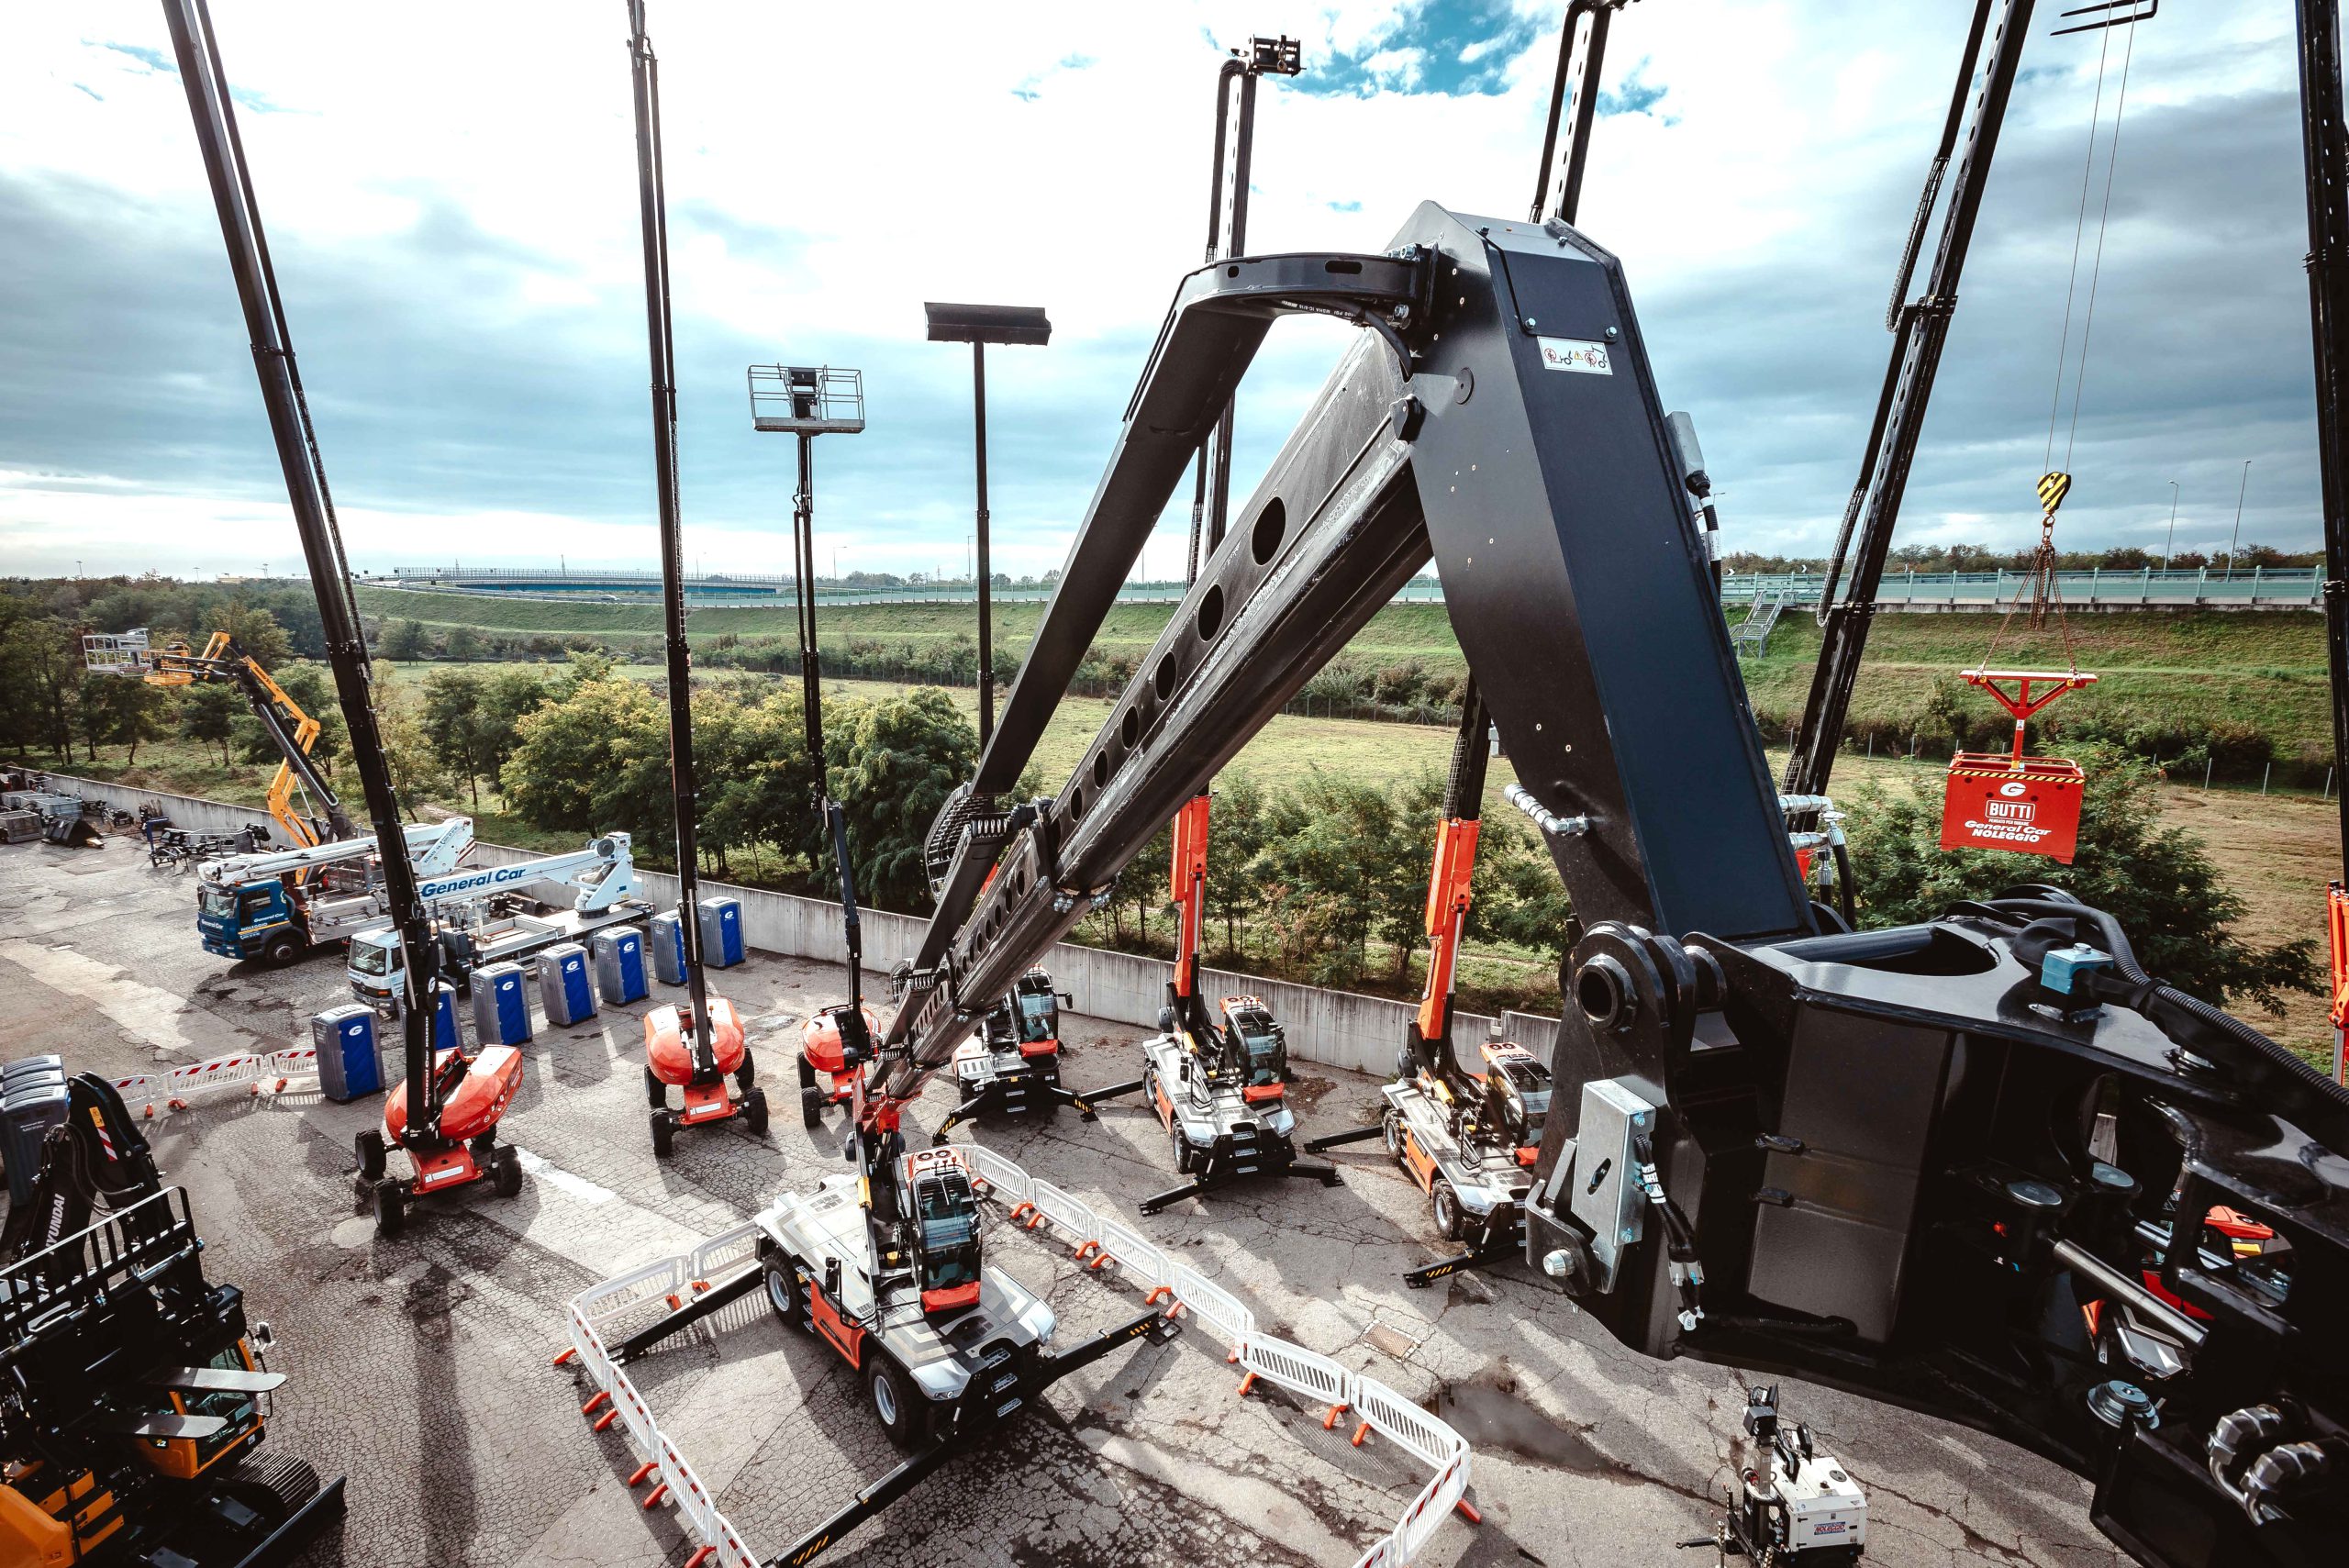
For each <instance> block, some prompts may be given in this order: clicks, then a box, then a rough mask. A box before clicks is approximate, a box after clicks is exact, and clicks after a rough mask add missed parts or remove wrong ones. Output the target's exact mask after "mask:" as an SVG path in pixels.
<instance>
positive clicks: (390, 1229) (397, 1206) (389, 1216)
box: [375, 1182, 407, 1236]
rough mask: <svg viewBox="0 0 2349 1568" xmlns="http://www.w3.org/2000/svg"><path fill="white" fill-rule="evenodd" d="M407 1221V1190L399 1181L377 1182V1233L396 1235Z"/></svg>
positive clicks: (380, 1234)
mask: <svg viewBox="0 0 2349 1568" xmlns="http://www.w3.org/2000/svg"><path fill="white" fill-rule="evenodd" d="M406 1223H407V1192H406V1189H405V1188H403V1187H402V1186H401V1185H400V1184H398V1183H397V1182H378V1183H376V1184H375V1234H376V1235H378V1236H396V1235H398V1234H399V1233H400V1227H401V1226H403V1225H405V1224H406Z"/></svg>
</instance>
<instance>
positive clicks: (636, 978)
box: [588, 926, 651, 1007]
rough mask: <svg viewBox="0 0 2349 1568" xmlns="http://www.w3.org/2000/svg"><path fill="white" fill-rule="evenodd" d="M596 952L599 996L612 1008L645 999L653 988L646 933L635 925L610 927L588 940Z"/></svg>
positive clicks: (597, 992) (597, 990) (597, 993)
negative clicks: (646, 971)
mask: <svg viewBox="0 0 2349 1568" xmlns="http://www.w3.org/2000/svg"><path fill="white" fill-rule="evenodd" d="M588 940H589V941H591V942H592V943H593V944H594V946H595V951H596V995H598V996H600V997H602V998H603V1000H604V1005H605V1006H610V1007H620V1006H627V1005H628V1004H629V1003H630V1002H641V1001H642V1000H644V998H645V997H646V995H649V994H650V993H651V986H649V985H647V984H645V983H644V933H643V932H642V931H640V930H638V929H636V928H635V927H634V926H610V927H607V928H606V929H603V930H600V931H597V932H596V934H595V935H594V936H593V937H591V938H589V939H588Z"/></svg>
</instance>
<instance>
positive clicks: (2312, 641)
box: [360, 588, 2331, 765]
mask: <svg viewBox="0 0 2349 1568" xmlns="http://www.w3.org/2000/svg"><path fill="white" fill-rule="evenodd" d="M360 594H361V599H362V605H363V606H364V607H365V609H366V610H367V611H368V612H369V613H370V614H373V615H384V616H392V617H403V618H412V619H416V620H418V621H421V622H422V623H423V624H424V625H425V626H426V628H428V629H430V630H445V629H446V628H450V627H452V626H460V625H462V626H471V627H473V628H477V629H479V630H482V631H495V632H505V633H508V634H512V633H523V634H529V635H548V636H555V637H563V636H572V635H584V636H592V637H596V638H599V639H604V640H606V641H608V642H610V643H611V644H612V645H613V646H614V648H615V649H616V650H618V651H628V652H636V651H651V650H652V649H654V648H655V647H656V646H657V644H658V642H659V637H660V616H661V613H660V610H659V609H658V607H657V606H649V605H608V604H585V603H569V602H560V601H551V600H520V599H517V600H507V599H496V598H490V597H488V596H485V595H466V594H429V593H410V592H407V591H405V590H393V589H383V588H362V589H361V590H360ZM1043 608H1044V606H1041V605H1039V604H1010V605H1004V606H998V607H997V609H996V642H997V645H998V646H999V647H1002V648H1004V649H1007V650H1009V651H1013V652H1024V651H1026V649H1027V646H1028V642H1029V639H1030V638H1031V637H1033V636H1034V634H1035V629H1036V625H1037V622H1038V621H1039V620H1040V619H1041V617H1042V614H1043ZM1171 613H1172V606H1167V605H1159V604H1149V605H1119V606H1114V607H1113V608H1112V609H1111V610H1110V612H1109V615H1108V618H1107V619H1106V620H1105V621H1104V622H1103V624H1102V628H1101V631H1100V634H1099V635H1098V636H1097V637H1096V638H1095V639H1094V646H1095V647H1096V648H1097V649H1098V650H1100V651H1104V652H1120V653H1128V654H1131V655H1134V656H1136V657H1139V656H1140V655H1141V653H1142V652H1143V651H1146V650H1147V649H1148V648H1149V647H1150V645H1151V643H1152V641H1153V640H1154V639H1156V638H1157V636H1158V634H1159V632H1160V631H1161V630H1162V629H1163V628H1164V627H1165V625H1166V619H1167V617H1168V616H1169V615H1170V614H1171ZM1731 614H1732V617H1735V616H1738V615H1741V614H1742V611H1732V612H1731ZM2068 618H2069V626H2070V630H2071V639H2072V652H2073V654H2074V655H2075V656H2076V658H2077V661H2078V664H2079V667H2080V668H2081V669H2083V670H2086V671H2089V672H2092V673H2096V674H2097V675H2098V676H2099V681H2098V684H2096V686H2094V687H2093V688H2091V689H2090V690H2088V691H2086V692H2082V693H2078V694H2076V695H2072V696H2069V697H2066V698H2065V706H2064V707H2063V708H2062V709H2060V710H2058V711H2060V712H2066V713H2069V714H2071V715H2073V716H2076V717H2087V716H2090V715H2095V714H2099V713H2101V714H2106V715H2112V716H2127V717H2135V718H2138V719H2141V720H2142V719H2153V720H2164V721H2169V722H2175V723H2179V724H2187V725H2193V724H2232V725H2237V726H2248V727H2250V728H2256V729H2258V730H2261V731H2263V732H2265V733H2266V734H2268V735H2271V736H2273V737H2274V738H2275V739H2276V741H2277V754H2278V755H2279V756H2281V757H2285V758H2295V757H2299V758H2317V759H2321V758H2322V757H2323V756H2324V755H2325V754H2326V753H2327V752H2328V751H2330V748H2331V720H2330V718H2329V717H2328V709H2327V706H2326V696H2325V680H2324V623H2323V621H2322V619H2321V617H2317V616H2313V615H2310V614H2308V613H2306V612H2304V611H2250V612H2225V613H2221V612H2217V611H2202V612H2196V611H2184V612H2181V611H2147V612H2143V613H2124V614H2099V615H2090V614H2087V613H2085V612H2082V613H2077V614H2075V615H2073V616H2071V617H2068ZM2000 619H2001V617H1997V616H1990V615H1969V614H1954V615H1887V616H1882V617H1878V618H1877V620H1876V628H1875V630H1874V632H1873V633H1872V634H1871V635H1870V638H1869V641H1868V659H1867V663H1866V666H1865V671H1864V673H1863V674H1862V676H1861V679H1860V684H1859V688H1858V692H1857V695H1856V696H1855V698H1854V705H1853V715H1854V718H1855V719H1860V720H1868V719H1882V720H1887V721H1889V720H1896V719H1903V718H1906V717H1910V716H1913V715H1914V714H1915V713H1916V712H1917V711H1918V710H1919V708H1920V706H1922V704H1923V702H1924V700H1925V698H1926V696H1927V695H1929V694H1930V693H1931V692H1932V687H1933V683H1934V681H1935V679H1936V678H1937V677H1940V676H1943V675H1945V674H1949V673H1954V672H1955V671H1957V670H1959V669H1963V668H1969V667H1972V666H1974V665H1976V664H1979V663H1981V662H1983V660H1984V659H1985V657H1986V656H1988V655H1989V654H1990V653H1991V652H1992V646H1993V639H1998V642H1997V649H1996V652H1997V659H1996V662H1997V663H1998V664H1999V665H2001V666H2004V667H2008V668H2033V669H2048V668H2054V669H2064V668H2066V667H2068V661H2067V658H2066V654H2065V648H2064V645H2063V642H2062V639H2060V638H2058V637H2056V636H2054V635H2053V633H2052V632H2043V633H2041V634H2038V635H2036V636H2033V635H2032V634H2029V633H2028V632H2027V631H2024V630H2022V629H2021V628H2020V626H2019V625H2018V627H2016V628H2009V631H2008V632H2007V634H2006V635H2005V636H2004V637H2003V638H1999V636H1998V634H1999V630H2000V624H1999V623H2000ZM691 624H692V629H693V632H694V635H695V636H696V637H697V638H704V637H714V636H723V635H727V634H732V635H735V636H740V637H778V638H787V637H789V636H790V635H791V630H792V626H791V613H790V610H789V608H788V606H775V607H774V608H772V609H770V608H766V607H763V606H760V607H753V608H743V609H707V610H699V611H696V612H695V614H694V616H693V619H692V623H691ZM974 636H975V625H974V615H973V611H972V610H971V609H970V608H969V607H968V606H957V605H859V606H832V607H827V608H826V609H825V610H824V612H823V625H822V637H823V640H824V641H825V642H826V643H827V644H828V645H829V644H839V643H844V642H846V641H847V640H848V639H852V638H863V639H874V640H877V641H880V642H884V643H888V644H907V643H910V644H913V645H916V646H917V647H918V646H923V645H930V644H946V643H952V642H955V641H958V640H959V641H969V640H972V639H974ZM1349 651H1350V652H1351V653H1352V654H1353V656H1354V657H1355V658H1356V659H1357V660H1359V661H1360V662H1364V663H1367V664H1371V665H1379V664H1387V663H1396V662H1402V661H1405V660H1417V661H1419V662H1420V663H1422V664H1424V665H1426V666H1428V667H1429V668H1430V669H1431V670H1436V671H1441V672H1444V673H1455V672H1457V671H1458V670H1459V669H1460V668H1461V657H1460V646H1459V644H1458V643H1457V642H1456V641H1455V640H1454V639H1453V635H1452V626H1451V623H1450V622H1449V621H1448V620H1447V619H1446V618H1445V615H1444V609H1443V606H1441V605H1390V606H1387V607H1386V609H1384V610H1381V611H1380V612H1379V613H1378V614H1377V615H1376V616H1375V617H1372V619H1371V622H1370V624H1369V625H1368V626H1366V627H1364V628H1363V631H1362V633H1361V635H1360V636H1358V637H1356V638H1355V639H1354V640H1353V643H1352V644H1351V645H1350V646H1349ZM1818 651H1819V631H1818V628H1817V627H1816V626H1815V625H1813V624H1812V621H1811V619H1810V617H1809V615H1807V614H1804V613H1802V612H1799V611H1798V612H1795V613H1793V614H1790V615H1788V616H1787V617H1786V618H1785V619H1783V620H1781V621H1780V622H1779V624H1778V628H1777V629H1776V631H1774V632H1773V633H1772V634H1771V639H1770V651H1769V653H1768V655H1767V656H1766V657H1765V658H1762V659H1758V660H1753V661H1751V662H1749V663H1748V664H1747V666H1746V684H1747V687H1748V690H1749V691H1750V692H1751V694H1752V695H1753V703H1754V706H1755V708H1756V709H1757V710H1758V711H1760V712H1762V713H1764V714H1777V713H1790V712H1793V711H1795V710H1797V709H1798V708H1799V707H1800V706H1802V703H1803V699H1804V696H1805V694H1806V693H1807V692H1808V691H1809V683H1810V670H1811V664H1812V662H1813V661H1814V660H1815V659H1816V657H1817V655H1818ZM1983 706H1984V709H1985V711H1986V712H1987V709H1988V705H1987V701H1986V702H1985V703H1984V704H1983ZM1333 765H1335V764H1333Z"/></svg>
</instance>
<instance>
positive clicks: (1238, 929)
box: [1169, 773, 1264, 960]
mask: <svg viewBox="0 0 2349 1568" xmlns="http://www.w3.org/2000/svg"><path fill="white" fill-rule="evenodd" d="M1214 793H1215V798H1214V803H1213V804H1212V805H1211V806H1208V884H1207V908H1206V911H1205V917H1206V919H1208V920H1211V921H1212V920H1219V921H1221V922H1222V924H1223V952H1224V957H1225V958H1226V959H1227V960H1230V959H1231V958H1234V957H1236V956H1237V955H1239V954H1240V952H1241V939H1242V938H1243V937H1244V936H1245V935H1246V933H1247V922H1248V921H1249V920H1250V919H1251V918H1252V917H1254V915H1255V913H1256V911H1257V909H1258V907H1259V906H1261V904H1262V903H1263V896H1262V893H1261V891H1260V890H1259V889H1258V887H1257V885H1256V883H1255V880H1254V878H1252V876H1250V874H1249V872H1248V866H1249V862H1252V861H1253V860H1254V859H1255V858H1256V855H1257V852H1258V851H1261V850H1262V849H1264V789H1263V787H1262V786H1261V785H1259V784H1257V783H1256V781H1255V780H1254V779H1253V778H1252V777H1251V776H1250V775H1248V774H1246V773H1227V774H1224V775H1223V776H1221V777H1219V778H1218V779H1217V780H1216V782H1215V792H1214ZM1169 852H1170V853H1171V852H1172V851H1171V849H1170V851H1169Z"/></svg>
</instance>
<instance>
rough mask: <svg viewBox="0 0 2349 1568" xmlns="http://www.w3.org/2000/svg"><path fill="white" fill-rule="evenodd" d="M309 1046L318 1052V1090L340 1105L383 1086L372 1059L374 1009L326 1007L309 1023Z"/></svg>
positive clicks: (355, 1005)
mask: <svg viewBox="0 0 2349 1568" xmlns="http://www.w3.org/2000/svg"><path fill="white" fill-rule="evenodd" d="M310 1043H311V1044H312V1045H315V1046H317V1048H318V1088H319V1090H320V1092H321V1093H323V1094H324V1095H326V1097H327V1098H328V1099H330V1100H333V1101H335V1102H336V1103H338V1104H340V1103H341V1102H343V1101H345V1100H355V1099H357V1098H359V1096H360V1095H372V1094H373V1093H374V1092H375V1091H376V1090H378V1089H380V1088H382V1087H383V1086H384V1073H383V1066H382V1064H381V1063H380V1062H378V1061H377V1060H376V1056H375V1009H374V1008H373V1007H371V1006H367V1005H366V1004H365V1003H363V1002H346V1003H344V1004H343V1005H342V1006H340V1007H328V1009H327V1010H326V1011H325V1012H323V1013H318V1014H316V1015H315V1016H313V1017H312V1018H311V1019H310Z"/></svg>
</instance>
